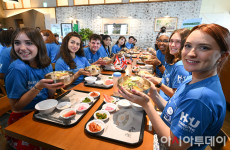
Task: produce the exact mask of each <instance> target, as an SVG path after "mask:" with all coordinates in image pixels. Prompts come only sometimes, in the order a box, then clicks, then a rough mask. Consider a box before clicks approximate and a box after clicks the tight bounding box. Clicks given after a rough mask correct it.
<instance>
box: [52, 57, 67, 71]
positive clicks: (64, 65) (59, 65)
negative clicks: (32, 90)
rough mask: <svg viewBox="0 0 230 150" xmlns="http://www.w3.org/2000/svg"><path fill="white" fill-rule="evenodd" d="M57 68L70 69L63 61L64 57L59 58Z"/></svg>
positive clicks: (58, 69) (59, 69) (60, 69)
mask: <svg viewBox="0 0 230 150" xmlns="http://www.w3.org/2000/svg"><path fill="white" fill-rule="evenodd" d="M55 70H56V71H65V70H69V69H68V66H67V64H66V63H65V62H64V61H63V59H61V58H59V59H58V60H57V62H56V63H55Z"/></svg>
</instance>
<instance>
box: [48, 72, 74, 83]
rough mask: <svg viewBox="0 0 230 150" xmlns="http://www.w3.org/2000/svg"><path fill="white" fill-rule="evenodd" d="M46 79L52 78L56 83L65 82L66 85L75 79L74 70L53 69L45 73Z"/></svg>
mask: <svg viewBox="0 0 230 150" xmlns="http://www.w3.org/2000/svg"><path fill="white" fill-rule="evenodd" d="M45 79H52V80H54V83H58V82H63V83H64V84H65V85H67V84H70V83H71V82H72V80H73V72H70V71H53V72H50V73H48V74H46V75H45Z"/></svg>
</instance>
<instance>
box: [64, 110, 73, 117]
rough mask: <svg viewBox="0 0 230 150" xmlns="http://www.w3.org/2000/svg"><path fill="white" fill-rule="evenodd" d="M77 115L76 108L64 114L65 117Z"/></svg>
mask: <svg viewBox="0 0 230 150" xmlns="http://www.w3.org/2000/svg"><path fill="white" fill-rule="evenodd" d="M73 115H76V112H75V111H74V110H71V111H69V112H67V113H65V114H64V115H63V117H70V116H73Z"/></svg>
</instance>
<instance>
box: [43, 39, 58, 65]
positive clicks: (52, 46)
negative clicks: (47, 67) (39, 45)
mask: <svg viewBox="0 0 230 150" xmlns="http://www.w3.org/2000/svg"><path fill="white" fill-rule="evenodd" d="M46 49H47V54H48V56H49V57H50V59H51V63H55V62H56V55H57V53H58V52H59V49H60V46H59V45H57V44H56V43H46Z"/></svg>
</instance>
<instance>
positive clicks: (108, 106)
mask: <svg viewBox="0 0 230 150" xmlns="http://www.w3.org/2000/svg"><path fill="white" fill-rule="evenodd" d="M116 108H117V105H115V104H113V103H106V104H104V105H103V106H102V109H103V110H107V111H108V112H113V111H114V110H116Z"/></svg>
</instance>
